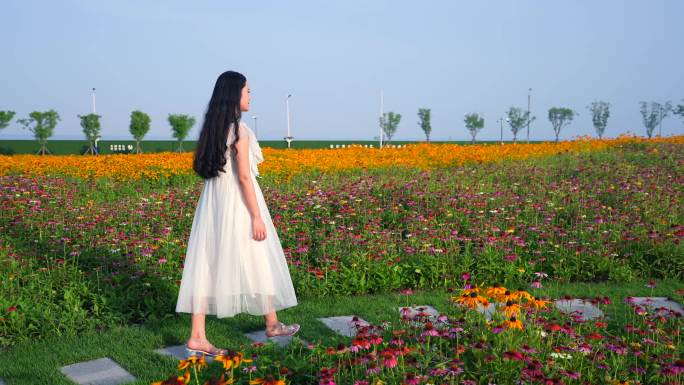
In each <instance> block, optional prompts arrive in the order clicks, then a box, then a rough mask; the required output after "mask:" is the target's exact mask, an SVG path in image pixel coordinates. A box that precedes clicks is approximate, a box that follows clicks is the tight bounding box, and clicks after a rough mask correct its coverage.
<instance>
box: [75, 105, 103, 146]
mask: <svg viewBox="0 0 684 385" xmlns="http://www.w3.org/2000/svg"><path fill="white" fill-rule="evenodd" d="M78 117H79V118H80V119H81V127H83V133H84V134H85V136H86V140H88V149H87V150H86V152H84V153H83V155H85V154H92V155H97V151H95V139H97V138H99V137H100V115H97V114H88V115H78Z"/></svg>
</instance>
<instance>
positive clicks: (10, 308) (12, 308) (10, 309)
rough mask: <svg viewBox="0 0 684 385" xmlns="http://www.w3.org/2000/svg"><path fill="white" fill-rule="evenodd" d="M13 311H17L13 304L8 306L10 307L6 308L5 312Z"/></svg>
mask: <svg viewBox="0 0 684 385" xmlns="http://www.w3.org/2000/svg"><path fill="white" fill-rule="evenodd" d="M13 311H17V308H16V307H15V306H10V307H8V308H7V312H8V313H11V312H13Z"/></svg>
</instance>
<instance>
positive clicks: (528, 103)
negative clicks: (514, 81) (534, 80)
mask: <svg viewBox="0 0 684 385" xmlns="http://www.w3.org/2000/svg"><path fill="white" fill-rule="evenodd" d="M531 94H532V88H530V89H529V90H527V143H530V98H531Z"/></svg>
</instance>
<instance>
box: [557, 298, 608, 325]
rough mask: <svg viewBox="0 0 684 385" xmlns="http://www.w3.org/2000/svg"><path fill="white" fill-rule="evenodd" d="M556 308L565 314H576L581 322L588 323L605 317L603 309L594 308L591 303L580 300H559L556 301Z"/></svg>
mask: <svg viewBox="0 0 684 385" xmlns="http://www.w3.org/2000/svg"><path fill="white" fill-rule="evenodd" d="M555 304H556V308H558V310H560V311H561V312H563V313H567V314H572V313H575V314H577V315H578V316H579V317H578V318H579V320H581V321H588V320H592V319H595V318H599V317H603V312H602V311H601V309H599V308H597V307H596V306H594V305H593V304H592V303H591V302H589V301H585V300H583V299H579V298H573V299H559V300H556V301H555Z"/></svg>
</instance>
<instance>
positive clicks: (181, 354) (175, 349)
mask: <svg viewBox="0 0 684 385" xmlns="http://www.w3.org/2000/svg"><path fill="white" fill-rule="evenodd" d="M154 352H155V353H158V354H163V355H166V356H171V357H174V358H176V359H178V360H184V359H186V358H188V356H189V355H188V352H187V351H186V350H185V345H174V346H166V347H163V348H160V349H155V351H154ZM199 356H200V357H201V356H202V355H201V354H200V355H199ZM205 359H206V360H207V362H211V361H213V360H214V357H212V356H208V355H207V356H205Z"/></svg>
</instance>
